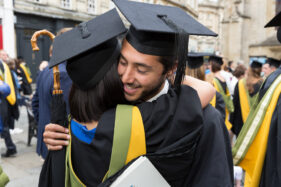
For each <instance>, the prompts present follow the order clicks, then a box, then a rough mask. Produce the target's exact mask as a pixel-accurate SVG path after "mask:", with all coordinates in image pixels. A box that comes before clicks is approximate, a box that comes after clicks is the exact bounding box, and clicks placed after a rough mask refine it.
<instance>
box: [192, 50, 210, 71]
mask: <svg viewBox="0 0 281 187" xmlns="http://www.w3.org/2000/svg"><path fill="white" fill-rule="evenodd" d="M209 55H210V54H208V53H194V52H192V53H188V60H187V66H188V67H189V68H191V69H196V68H199V67H200V66H202V65H203V63H204V57H205V56H209Z"/></svg>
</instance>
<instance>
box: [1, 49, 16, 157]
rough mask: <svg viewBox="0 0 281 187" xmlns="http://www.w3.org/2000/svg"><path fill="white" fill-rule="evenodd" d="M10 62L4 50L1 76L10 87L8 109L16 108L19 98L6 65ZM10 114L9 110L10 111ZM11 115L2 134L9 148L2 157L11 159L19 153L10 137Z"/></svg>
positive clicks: (5, 121)
mask: <svg viewBox="0 0 281 187" xmlns="http://www.w3.org/2000/svg"><path fill="white" fill-rule="evenodd" d="M8 60H9V56H8V54H7V53H6V51H4V50H0V74H1V77H2V79H3V81H4V82H5V83H7V84H8V85H9V87H10V90H11V91H10V94H9V95H8V96H7V97H6V101H7V105H8V106H7V107H9V106H14V105H15V104H16V101H17V98H16V92H15V86H16V85H15V84H14V82H13V76H12V73H11V71H10V68H9V67H8V65H7V64H6V63H5V62H7V61H8ZM8 112H9V110H8ZM9 119H10V114H9V113H8V118H7V120H4V121H3V123H4V126H3V131H2V133H1V137H2V138H3V139H4V140H5V145H6V147H7V150H6V152H5V153H2V154H1V156H3V157H9V156H12V155H15V154H16V153H17V150H16V145H15V144H14V143H13V141H12V138H11V135H10V130H9V129H10V123H9V121H10V120H9Z"/></svg>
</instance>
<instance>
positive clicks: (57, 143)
mask: <svg viewBox="0 0 281 187" xmlns="http://www.w3.org/2000/svg"><path fill="white" fill-rule="evenodd" d="M68 133H69V130H68V129H67V128H64V127H62V126H61V125H57V124H52V123H49V124H48V125H46V127H45V132H44V134H43V137H44V142H45V144H46V146H47V148H48V150H52V151H55V150H60V149H62V147H63V146H66V145H68V143H69V139H70V135H69V134H68Z"/></svg>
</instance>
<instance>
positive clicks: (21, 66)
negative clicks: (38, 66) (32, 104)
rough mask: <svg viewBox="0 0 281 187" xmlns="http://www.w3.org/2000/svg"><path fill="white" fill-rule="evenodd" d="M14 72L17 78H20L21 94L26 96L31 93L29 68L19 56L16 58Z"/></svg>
mask: <svg viewBox="0 0 281 187" xmlns="http://www.w3.org/2000/svg"><path fill="white" fill-rule="evenodd" d="M16 73H17V76H18V77H19V79H20V80H21V84H20V87H21V91H22V93H23V95H26V96H28V97H29V96H31V94H32V88H31V83H32V78H31V74H30V71H29V69H28V68H27V66H26V63H25V62H24V60H23V59H22V58H21V57H19V58H18V59H16Z"/></svg>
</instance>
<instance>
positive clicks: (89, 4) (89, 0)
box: [88, 0, 97, 14]
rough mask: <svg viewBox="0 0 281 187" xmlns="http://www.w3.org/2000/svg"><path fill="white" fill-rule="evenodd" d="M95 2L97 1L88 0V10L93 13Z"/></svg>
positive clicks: (94, 11)
mask: <svg viewBox="0 0 281 187" xmlns="http://www.w3.org/2000/svg"><path fill="white" fill-rule="evenodd" d="M96 3H97V1H96V0H88V12H89V13H93V14H95V13H96V7H97V6H96Z"/></svg>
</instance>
